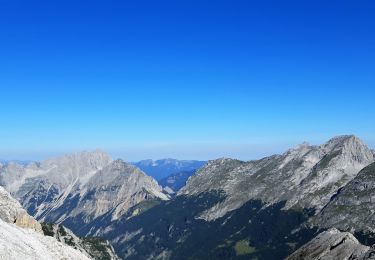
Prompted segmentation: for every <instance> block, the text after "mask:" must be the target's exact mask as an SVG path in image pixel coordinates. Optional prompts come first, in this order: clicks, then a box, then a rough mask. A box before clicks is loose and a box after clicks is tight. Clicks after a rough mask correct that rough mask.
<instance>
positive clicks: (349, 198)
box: [314, 163, 375, 232]
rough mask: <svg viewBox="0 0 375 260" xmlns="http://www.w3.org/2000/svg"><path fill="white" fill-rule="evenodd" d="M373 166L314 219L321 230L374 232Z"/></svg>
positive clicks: (345, 188) (367, 168)
mask: <svg viewBox="0 0 375 260" xmlns="http://www.w3.org/2000/svg"><path fill="white" fill-rule="evenodd" d="M374 202H375V163H373V164H371V165H369V166H367V167H366V168H364V169H363V170H361V171H360V172H359V173H358V175H357V176H356V177H355V178H354V179H353V180H352V181H350V182H349V183H348V184H347V185H345V186H344V187H343V188H342V189H340V190H339V191H338V192H337V194H336V195H335V196H334V197H333V198H332V200H331V201H330V202H329V203H328V205H327V206H326V207H325V208H324V209H323V210H322V211H321V212H320V213H319V214H318V215H317V216H316V217H315V218H314V223H315V224H318V225H321V226H322V227H337V228H340V229H341V230H347V231H352V232H353V231H355V230H356V231H365V232H375V216H374V212H375V205H374Z"/></svg>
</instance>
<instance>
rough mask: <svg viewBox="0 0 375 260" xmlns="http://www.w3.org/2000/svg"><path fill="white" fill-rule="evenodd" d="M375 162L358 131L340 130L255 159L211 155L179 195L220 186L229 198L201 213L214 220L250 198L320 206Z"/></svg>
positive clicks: (270, 201)
mask: <svg viewBox="0 0 375 260" xmlns="http://www.w3.org/2000/svg"><path fill="white" fill-rule="evenodd" d="M372 162H374V156H373V153H372V152H371V150H370V149H369V148H368V147H367V146H366V145H365V144H364V143H363V142H362V141H361V140H359V139H358V138H357V137H355V136H340V137H336V138H333V139H331V140H329V141H328V142H327V143H325V144H323V145H321V146H310V145H308V144H306V143H304V144H302V145H300V146H298V147H296V148H294V149H291V150H289V151H287V152H286V153H284V154H282V155H274V156H271V157H267V158H264V159H261V160H257V161H250V162H242V161H238V160H232V159H219V160H215V161H210V162H209V163H208V164H207V165H206V166H204V167H203V168H201V169H200V170H198V172H197V173H196V174H195V175H194V176H192V177H191V178H189V180H188V181H187V185H186V186H185V187H184V188H182V189H181V190H180V192H179V193H178V194H179V195H188V196H189V195H194V194H199V193H202V192H205V191H210V190H222V191H224V192H225V193H226V195H227V199H226V200H225V201H224V202H222V203H219V204H217V205H216V206H214V207H213V208H211V209H210V210H208V211H207V212H205V213H204V214H203V215H202V216H201V217H202V218H204V219H206V220H213V219H216V218H218V217H221V216H223V215H224V214H225V213H226V212H228V211H231V210H234V209H237V208H239V207H240V206H242V205H243V204H244V203H245V202H246V201H248V200H250V199H261V200H262V201H263V202H266V203H269V204H272V203H276V202H279V201H286V202H287V203H286V207H285V208H292V207H297V208H299V207H303V208H315V209H316V210H317V211H319V210H320V209H322V208H323V207H324V206H325V205H326V204H327V203H328V202H329V201H330V198H331V197H332V196H333V195H334V194H335V193H336V191H337V190H338V189H339V188H341V187H343V186H345V185H346V184H347V183H348V182H349V181H351V180H352V179H353V178H354V177H355V176H356V175H357V173H358V172H359V171H360V170H361V169H362V168H364V167H365V166H367V165H369V164H371V163H372Z"/></svg>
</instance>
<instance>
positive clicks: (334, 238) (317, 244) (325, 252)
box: [287, 229, 375, 260]
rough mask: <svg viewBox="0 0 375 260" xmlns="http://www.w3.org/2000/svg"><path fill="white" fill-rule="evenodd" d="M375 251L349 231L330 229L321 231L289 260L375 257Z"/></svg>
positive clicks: (288, 258)
mask: <svg viewBox="0 0 375 260" xmlns="http://www.w3.org/2000/svg"><path fill="white" fill-rule="evenodd" d="M374 254H375V251H374V250H373V249H371V248H370V247H368V246H364V245H362V244H360V243H359V242H358V240H357V239H356V238H355V237H354V236H353V235H352V234H350V233H348V232H340V231H339V230H337V229H330V230H328V231H325V232H322V233H320V234H319V235H318V236H316V237H315V238H314V239H313V240H311V241H310V242H308V243H307V244H305V245H304V246H302V247H301V248H300V249H298V250H297V251H296V252H294V253H293V254H292V255H290V256H289V257H287V260H300V259H305V260H334V259H358V260H359V259H362V260H364V259H375V258H374Z"/></svg>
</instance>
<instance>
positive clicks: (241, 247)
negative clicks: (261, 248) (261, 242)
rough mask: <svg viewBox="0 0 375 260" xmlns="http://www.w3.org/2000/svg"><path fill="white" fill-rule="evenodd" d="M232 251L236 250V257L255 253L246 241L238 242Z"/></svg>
mask: <svg viewBox="0 0 375 260" xmlns="http://www.w3.org/2000/svg"><path fill="white" fill-rule="evenodd" d="M234 250H236V255H238V256H240V255H248V254H251V253H254V252H256V248H255V247H252V246H250V245H249V241H247V240H240V241H238V242H237V243H236V244H235V246H234Z"/></svg>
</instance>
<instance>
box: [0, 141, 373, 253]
mask: <svg viewBox="0 0 375 260" xmlns="http://www.w3.org/2000/svg"><path fill="white" fill-rule="evenodd" d="M138 167H139V168H138ZM147 174H148V175H152V176H154V177H157V178H158V179H159V183H157V181H156V180H155V179H154V178H153V177H151V176H148V175H147ZM159 184H160V185H159ZM0 185H1V186H3V187H4V188H5V189H6V190H7V191H9V192H10V193H11V195H12V196H14V197H15V198H17V199H18V200H19V201H20V202H21V204H22V205H23V207H24V208H25V209H26V210H27V211H28V213H29V214H30V215H32V216H33V217H34V218H35V219H37V220H39V221H42V222H47V223H51V224H48V225H49V226H48V225H47V224H43V227H47V231H48V230H49V231H51V230H53V232H49V233H52V234H51V236H53V237H54V238H55V239H57V240H58V238H59V237H60V238H61V237H63V239H62V240H64V237H65V235H61V234H60V235H59V234H58V232H57V231H58V230H59V225H64V226H65V227H66V228H67V229H66V230H69V229H70V230H72V234H73V235H74V233H75V234H77V235H78V236H82V237H100V238H103V239H106V240H109V241H110V243H111V244H112V245H113V247H114V249H115V252H116V254H117V255H118V256H119V257H120V258H122V259H252V258H254V259H255V258H257V259H284V258H287V257H288V256H289V259H301V258H302V259H341V257H344V258H345V257H349V258H350V257H352V258H353V259H371V258H369V257H371V256H372V255H373V254H374V253H373V251H372V249H371V248H370V247H369V246H371V245H372V244H375V231H374V230H375V218H374V214H373V213H374V212H375V208H374V207H373V202H374V201H375V193H374V189H375V154H374V152H373V151H372V150H371V149H369V148H368V147H367V146H366V144H364V143H363V142H362V141H361V140H360V139H359V138H357V137H356V136H352V135H347V136H338V137H334V138H332V139H330V140H328V141H327V142H326V143H324V144H322V145H319V146H315V145H309V144H307V143H303V144H301V145H299V146H297V147H295V148H292V149H290V150H288V151H286V152H285V153H283V154H280V155H273V156H269V157H266V158H263V159H260V160H253V161H239V160H235V159H230V158H221V159H217V160H212V161H209V162H201V161H178V160H173V159H166V160H159V161H151V160H146V161H141V162H138V163H133V164H128V163H126V162H124V161H122V160H113V159H112V158H110V157H109V156H108V155H107V154H106V153H104V152H101V151H94V152H83V153H77V154H72V155H66V156H62V157H59V158H54V159H50V160H46V161H44V162H40V163H28V164H27V165H22V164H18V163H7V164H5V165H2V166H1V167H0ZM163 187H164V188H163ZM166 187H167V188H166ZM171 189H173V190H175V191H176V192H177V193H176V195H173V196H171V195H170V194H171V191H170V190H171ZM46 225H47V226H46ZM65 227H64V229H65ZM45 229H46V228H45ZM69 232H70V231H68V232H66V231H65V232H63V233H64V234H65V233H69ZM73 235H71V236H70V238H68V239H72V240H74V241H76V239H75V238H74V236H75V235H74V236H73ZM60 240H61V239H60ZM77 241H78V240H77ZM85 241H86V240H85ZM322 241H323V242H322ZM102 243H104V244H105V242H102ZM75 244H78V245H81V247H82V248H87V247H89V246H87V244H85V243H84V242H83V240H82V241H81V242H79V241H78V242H76V243H75ZM104 244H103V245H104ZM327 245H328V246H327ZM108 246H109V247H107V249H106V252H107V253H106V255H107V256H108V255H111V253H110V252H111V249H110V245H109V244H108ZM82 252H83V251H82ZM86 256H88V257H92V258H96V259H100V258H101V257H102V256H103V255H101V254H99V253H98V252H91V253H90V254H86ZM115 257H117V256H116V255H115V254H112V255H111V256H110V258H115ZM355 257H357V258H355Z"/></svg>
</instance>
